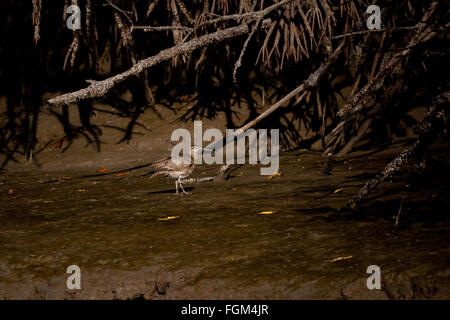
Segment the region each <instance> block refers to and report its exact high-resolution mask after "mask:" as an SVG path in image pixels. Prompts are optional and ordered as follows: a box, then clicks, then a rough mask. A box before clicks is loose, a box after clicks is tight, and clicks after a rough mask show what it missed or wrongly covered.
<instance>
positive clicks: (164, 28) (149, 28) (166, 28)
mask: <svg viewBox="0 0 450 320" xmlns="http://www.w3.org/2000/svg"><path fill="white" fill-rule="evenodd" d="M134 30H141V31H144V32H152V31H171V30H182V31H194V28H189V27H184V26H161V27H152V26H133V27H131V31H134Z"/></svg>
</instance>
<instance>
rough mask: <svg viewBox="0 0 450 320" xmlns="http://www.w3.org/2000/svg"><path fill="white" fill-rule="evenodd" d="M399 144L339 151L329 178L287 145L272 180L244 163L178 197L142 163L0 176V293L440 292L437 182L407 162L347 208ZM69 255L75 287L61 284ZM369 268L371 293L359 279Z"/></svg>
mask: <svg viewBox="0 0 450 320" xmlns="http://www.w3.org/2000/svg"><path fill="white" fill-rule="evenodd" d="M400 150H401V148H400V147H395V148H391V149H389V150H385V151H382V152H369V151H367V152H365V153H366V154H368V155H366V156H357V155H352V156H349V157H347V158H345V159H344V158H343V159H338V161H337V163H336V164H335V165H334V169H333V171H332V175H331V176H322V175H321V172H322V168H323V166H324V163H325V161H326V159H324V158H323V157H321V156H320V154H317V153H313V152H310V151H295V152H288V153H284V154H282V156H281V161H280V169H281V170H282V176H281V177H274V178H273V179H268V177H266V176H260V175H259V167H258V166H249V165H244V166H242V167H239V168H236V169H235V170H234V171H233V172H232V174H231V179H229V180H227V181H223V182H205V183H196V184H191V185H185V189H186V191H188V192H190V194H189V195H176V194H175V193H174V191H175V184H174V182H173V180H169V179H165V178H163V177H157V178H154V179H151V180H149V179H148V176H147V175H146V174H147V173H148V168H146V167H143V168H139V169H135V170H126V169H127V168H126V167H121V168H109V172H107V173H104V174H101V173H98V172H96V170H98V169H99V168H82V169H76V170H75V169H72V170H67V171H63V172H62V171H58V172H42V171H37V170H33V171H27V172H9V173H3V174H0V191H1V195H0V199H1V201H2V206H1V208H0V298H6V299H8V298H28V299H30V298H32V299H40V298H43V299H60V298H67V299H71V298H77V299H78V298H80V299H92V298H105V299H110V298H119V299H134V298H145V299H172V298H189V299H195V298H199V299H202V298H219V299H220V298H233V299H263V298H270V299H303V298H309V299H311V298H312V299H318V298H326V299H347V298H348V299H367V298H369V299H371V298H381V299H384V298H407V299H411V298H441V299H442V298H447V299H448V298H449V297H450V294H449V290H450V288H449V283H450V281H448V280H449V279H450V259H449V258H450V250H449V248H448V247H449V246H448V245H449V234H450V233H449V230H450V221H449V215H448V208H449V202H450V199H448V190H449V188H448V185H445V184H441V183H439V182H436V181H434V180H433V179H435V177H430V179H429V180H427V181H428V182H425V183H424V180H423V179H422V180H420V179H417V177H416V175H414V172H413V171H412V167H408V168H405V169H404V170H402V172H401V173H400V174H399V175H396V176H394V177H392V180H390V181H388V182H386V183H384V184H383V185H382V186H381V187H380V188H379V189H378V190H376V191H375V192H374V193H373V194H370V195H369V197H368V199H367V201H365V202H364V203H363V204H362V205H361V207H360V208H359V209H357V210H354V211H352V210H350V209H348V208H347V206H346V204H347V201H348V200H349V199H350V198H351V197H352V196H353V195H354V194H355V193H356V192H357V191H358V189H359V188H360V187H361V186H362V185H363V184H364V182H365V181H366V179H367V178H369V177H373V176H374V175H375V174H376V173H377V172H379V171H381V170H382V168H383V167H384V165H385V164H386V163H387V162H388V161H389V160H391V159H392V157H393V155H395V153H397V152H398V151H400ZM216 171H217V167H215V166H214V167H208V166H200V167H197V168H196V170H195V171H194V174H193V176H197V177H202V176H210V175H214V174H215V172H216ZM119 172H122V173H125V175H118V173H119ZM69 178H70V179H69ZM9 189H13V190H14V193H15V194H14V195H8V194H7V193H8V190H9ZM338 189H342V190H341V191H338V192H336V193H335V191H336V190H338ZM405 194H406V195H407V197H406V200H405V203H404V207H403V209H402V212H401V214H400V217H399V225H398V227H397V228H396V230H395V234H394V233H393V227H394V223H395V216H397V214H398V210H399V206H400V202H401V198H402V197H403V196H404V195H405ZM263 211H273V212H274V213H272V214H266V215H261V214H259V213H260V212H263ZM167 217H177V218H175V219H172V220H163V221H161V220H159V219H161V218H167ZM340 257H341V258H343V259H341V260H338V261H334V262H332V261H333V260H334V259H336V258H340ZM72 264H75V265H78V266H79V267H80V268H81V274H82V289H81V290H68V289H67V287H66V279H67V276H68V275H67V274H66V273H65V271H66V268H67V267H68V266H69V265H72ZM370 265H378V266H380V268H381V270H382V274H383V288H382V290H368V289H367V287H366V285H365V283H366V279H367V277H368V276H369V275H368V274H367V273H366V269H367V267H368V266H370Z"/></svg>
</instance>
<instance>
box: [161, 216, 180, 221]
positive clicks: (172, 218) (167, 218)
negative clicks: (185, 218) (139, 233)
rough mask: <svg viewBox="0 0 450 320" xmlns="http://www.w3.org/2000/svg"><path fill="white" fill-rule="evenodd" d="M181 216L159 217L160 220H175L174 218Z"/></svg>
mask: <svg viewBox="0 0 450 320" xmlns="http://www.w3.org/2000/svg"><path fill="white" fill-rule="evenodd" d="M179 217H180V216H171V217H165V218H159V219H158V221H168V220H174V219H178V218H179Z"/></svg>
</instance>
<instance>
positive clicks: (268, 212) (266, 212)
mask: <svg viewBox="0 0 450 320" xmlns="http://www.w3.org/2000/svg"><path fill="white" fill-rule="evenodd" d="M272 213H275V211H262V212H260V213H258V214H272Z"/></svg>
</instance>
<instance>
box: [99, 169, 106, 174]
mask: <svg viewBox="0 0 450 320" xmlns="http://www.w3.org/2000/svg"><path fill="white" fill-rule="evenodd" d="M97 172H99V173H105V172H108V169H99V170H97Z"/></svg>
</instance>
